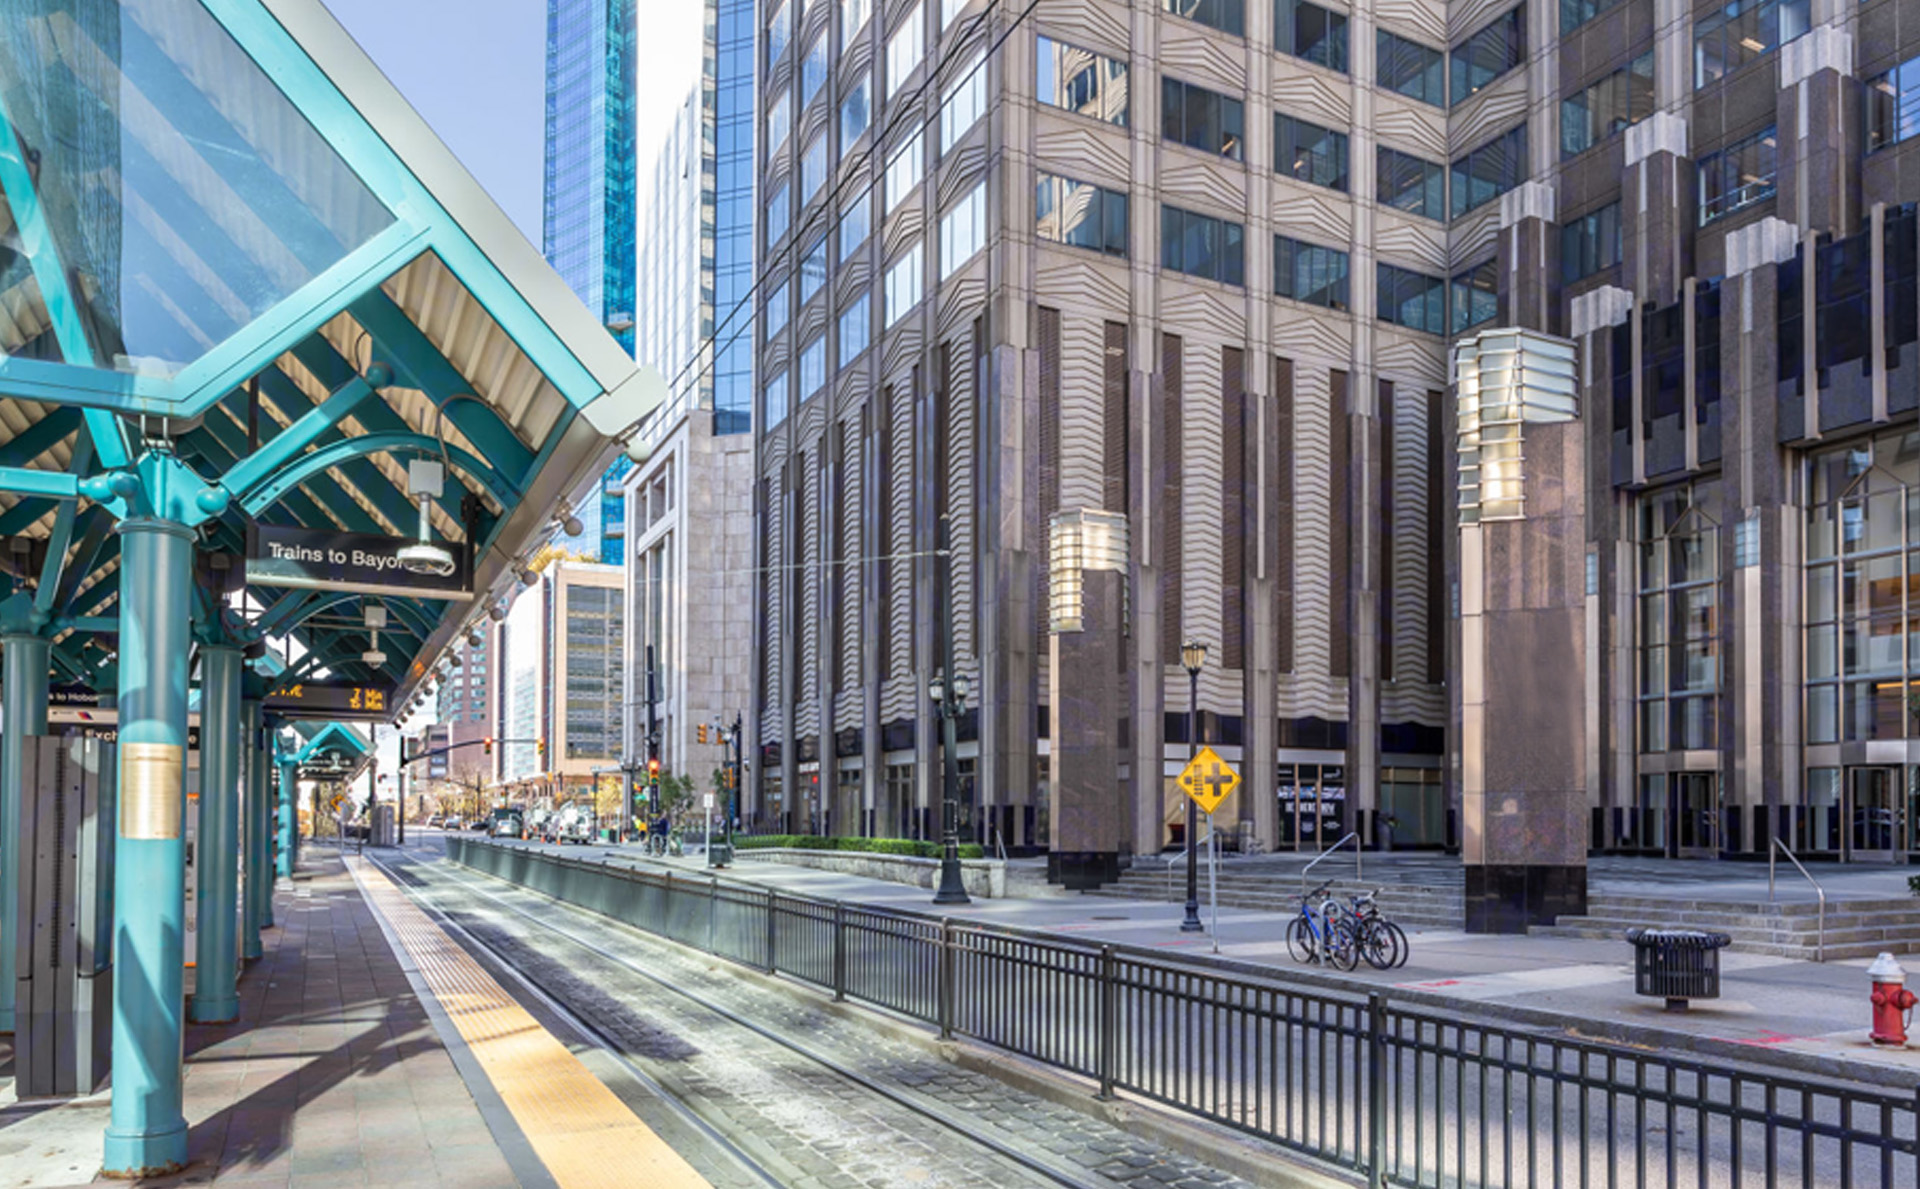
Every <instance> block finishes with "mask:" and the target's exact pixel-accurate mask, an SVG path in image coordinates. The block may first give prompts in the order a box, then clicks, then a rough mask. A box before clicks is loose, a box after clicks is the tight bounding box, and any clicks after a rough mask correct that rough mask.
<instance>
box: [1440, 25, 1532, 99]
mask: <svg viewBox="0 0 1920 1189" xmlns="http://www.w3.org/2000/svg"><path fill="white" fill-rule="evenodd" d="M1525 13H1526V5H1524V4H1523V5H1520V6H1519V7H1518V8H1515V9H1513V10H1512V11H1511V12H1509V13H1507V14H1506V15H1505V16H1498V17H1495V18H1493V20H1492V21H1490V22H1488V23H1487V25H1486V26H1485V27H1484V28H1482V29H1481V30H1480V31H1479V32H1478V33H1475V34H1474V35H1473V36H1471V37H1469V38H1467V39H1466V40H1465V41H1463V42H1461V43H1460V44H1459V45H1456V46H1454V47H1453V101H1454V102H1455V103H1459V102H1461V101H1462V100H1464V99H1466V98H1467V97H1468V96H1470V95H1474V94H1477V93H1479V92H1480V91H1482V90H1484V89H1485V88H1486V86H1487V84H1489V83H1491V82H1493V80H1494V79H1497V78H1499V77H1500V76H1501V75H1503V74H1505V73H1506V72H1507V71H1509V70H1512V69H1513V68H1514V67H1515V66H1518V65H1520V62H1521V60H1522V59H1524V58H1525V57H1526V56H1527V23H1526V16H1525Z"/></svg>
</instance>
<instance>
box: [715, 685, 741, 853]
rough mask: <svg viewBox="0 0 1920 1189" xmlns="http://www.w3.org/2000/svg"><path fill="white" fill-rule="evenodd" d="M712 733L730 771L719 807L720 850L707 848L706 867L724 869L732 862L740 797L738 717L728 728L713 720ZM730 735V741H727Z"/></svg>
mask: <svg viewBox="0 0 1920 1189" xmlns="http://www.w3.org/2000/svg"><path fill="white" fill-rule="evenodd" d="M713 729H714V733H715V734H717V735H719V736H720V758H721V762H722V763H725V764H726V765H727V766H728V768H729V769H731V779H729V780H728V781H727V803H726V804H725V805H722V806H721V807H720V813H721V818H722V820H721V822H720V848H719V849H718V850H715V849H714V848H713V847H711V846H709V847H708V848H707V866H709V867H725V866H726V865H727V864H728V863H731V862H732V861H733V814H734V808H735V805H736V804H737V800H736V799H737V798H738V797H739V795H740V716H739V715H738V714H735V715H734V716H733V726H731V727H728V726H726V725H725V724H724V723H722V722H721V721H720V720H719V719H717V718H716V719H714V720H713ZM728 735H732V739H731V740H729V739H728ZM729 745H731V747H732V759H731V760H729V759H728V758H727V749H728V747H729Z"/></svg>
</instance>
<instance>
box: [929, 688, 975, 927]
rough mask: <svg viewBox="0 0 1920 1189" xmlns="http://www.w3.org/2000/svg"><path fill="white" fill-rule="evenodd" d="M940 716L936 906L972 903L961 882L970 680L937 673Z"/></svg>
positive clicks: (933, 696)
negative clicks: (964, 724)
mask: <svg viewBox="0 0 1920 1189" xmlns="http://www.w3.org/2000/svg"><path fill="white" fill-rule="evenodd" d="M927 696H928V697H929V698H931V699H933V704H934V707H935V710H936V712H937V713H938V714H939V715H940V742H941V762H940V772H941V778H940V818H941V837H940V843H941V846H940V890H939V891H938V892H935V893H934V896H933V902H934V903H935V904H971V903H973V900H972V899H971V898H970V897H969V896H968V895H967V886H966V884H965V883H964V882H962V881H961V879H960V760H959V757H958V756H956V755H955V754H954V753H955V752H956V751H957V750H958V737H959V733H960V729H959V728H960V716H961V715H962V714H965V713H966V710H967V678H966V674H964V673H956V674H955V675H954V676H953V678H952V680H948V679H947V677H946V674H945V671H944V670H943V671H942V672H939V673H935V674H934V675H933V681H932V683H931V684H929V685H928V686H927Z"/></svg>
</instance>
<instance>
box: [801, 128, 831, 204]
mask: <svg viewBox="0 0 1920 1189" xmlns="http://www.w3.org/2000/svg"><path fill="white" fill-rule="evenodd" d="M826 182H827V138H826V137H825V136H820V137H817V138H815V140H814V142H813V143H812V144H810V145H808V146H807V151H806V152H805V153H803V154H801V157H800V204H801V205H802V206H805V205H806V204H807V203H809V202H812V201H813V198H814V195H816V194H818V193H820V187H821V186H824V185H825V184H826Z"/></svg>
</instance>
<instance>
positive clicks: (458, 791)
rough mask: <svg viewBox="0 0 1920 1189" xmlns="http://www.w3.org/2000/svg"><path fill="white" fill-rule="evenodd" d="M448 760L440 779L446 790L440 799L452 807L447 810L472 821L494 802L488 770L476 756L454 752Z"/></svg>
mask: <svg viewBox="0 0 1920 1189" xmlns="http://www.w3.org/2000/svg"><path fill="white" fill-rule="evenodd" d="M451 759H452V762H451V763H449V764H448V765H447V776H446V779H445V780H444V781H443V782H442V784H443V786H444V787H446V788H447V789H448V792H447V793H445V794H443V801H444V803H445V804H446V805H448V806H450V807H451V808H450V812H453V813H458V814H459V815H460V816H461V817H463V818H466V819H468V820H472V819H473V818H476V817H479V816H480V815H481V814H484V813H485V812H486V811H487V809H488V807H489V806H490V805H491V804H492V802H493V788H492V777H491V773H489V772H488V771H487V765H486V764H485V762H484V761H482V760H481V759H479V758H478V757H472V756H465V755H460V754H458V753H455V754H454V755H453V756H452V757H451Z"/></svg>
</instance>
